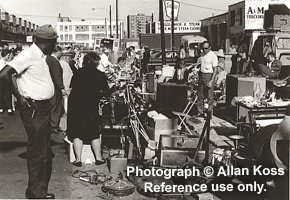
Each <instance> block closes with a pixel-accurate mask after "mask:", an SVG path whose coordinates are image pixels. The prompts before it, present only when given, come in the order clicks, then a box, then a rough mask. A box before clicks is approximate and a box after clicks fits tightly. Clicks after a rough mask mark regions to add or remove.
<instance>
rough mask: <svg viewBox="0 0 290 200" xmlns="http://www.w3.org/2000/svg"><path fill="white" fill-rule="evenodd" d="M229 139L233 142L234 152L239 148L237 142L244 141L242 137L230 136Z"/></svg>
mask: <svg viewBox="0 0 290 200" xmlns="http://www.w3.org/2000/svg"><path fill="white" fill-rule="evenodd" d="M229 138H230V139H231V140H233V141H234V146H235V150H236V151H237V150H238V147H239V141H240V140H242V139H244V136H242V135H231V136H229Z"/></svg>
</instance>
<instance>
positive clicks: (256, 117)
mask: <svg viewBox="0 0 290 200" xmlns="http://www.w3.org/2000/svg"><path fill="white" fill-rule="evenodd" d="M287 107H288V105H283V106H253V107H250V106H248V105H246V104H244V103H242V102H238V116H239V119H238V122H239V123H243V122H245V123H249V124H250V126H251V127H252V132H256V130H257V129H256V125H259V126H266V125H270V124H276V123H277V124H278V123H280V122H281V121H282V120H283V118H284V116H285V113H286V110H287Z"/></svg>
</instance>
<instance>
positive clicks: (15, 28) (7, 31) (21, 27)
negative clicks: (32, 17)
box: [0, 9, 38, 43]
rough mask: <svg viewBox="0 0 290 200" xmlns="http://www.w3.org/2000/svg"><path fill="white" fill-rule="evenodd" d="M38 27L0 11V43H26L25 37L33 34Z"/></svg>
mask: <svg viewBox="0 0 290 200" xmlns="http://www.w3.org/2000/svg"><path fill="white" fill-rule="evenodd" d="M37 27H38V25H35V24H34V23H31V22H30V21H28V20H25V19H22V18H21V17H16V16H15V15H13V14H9V13H8V12H5V11H4V10H1V9H0V41H1V42H8V43H26V42H27V41H26V36H31V35H33V34H34V32H35V29H36V28H37Z"/></svg>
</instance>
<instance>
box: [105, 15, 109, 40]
mask: <svg viewBox="0 0 290 200" xmlns="http://www.w3.org/2000/svg"><path fill="white" fill-rule="evenodd" d="M105 35H106V38H107V37H108V27H107V19H106V17H105Z"/></svg>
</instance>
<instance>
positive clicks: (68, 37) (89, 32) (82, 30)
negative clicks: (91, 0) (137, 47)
mask: <svg viewBox="0 0 290 200" xmlns="http://www.w3.org/2000/svg"><path fill="white" fill-rule="evenodd" d="M122 26H123V23H122V22H121V21H120V22H119V25H118V29H119V30H118V35H119V38H123V36H122V30H123V28H122ZM110 30H112V33H110ZM56 31H57V33H58V35H59V38H58V39H59V43H60V44H64V45H66V44H67V45H79V46H83V47H87V48H92V47H93V45H94V39H95V38H99V37H103V38H104V37H106V38H110V35H111V37H113V38H116V33H117V31H116V22H112V24H111V29H110V22H107V21H85V20H82V21H71V20H69V19H68V18H61V19H58V22H57V25H56Z"/></svg>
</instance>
